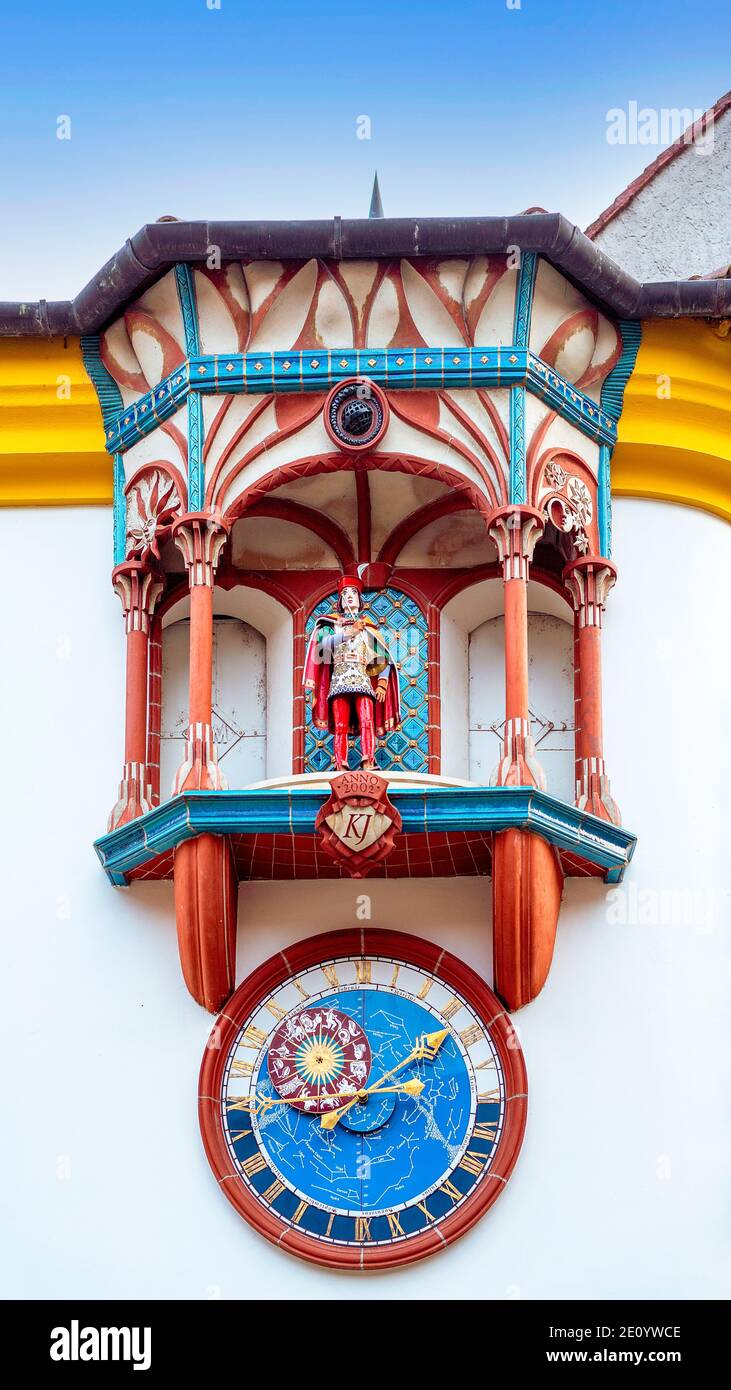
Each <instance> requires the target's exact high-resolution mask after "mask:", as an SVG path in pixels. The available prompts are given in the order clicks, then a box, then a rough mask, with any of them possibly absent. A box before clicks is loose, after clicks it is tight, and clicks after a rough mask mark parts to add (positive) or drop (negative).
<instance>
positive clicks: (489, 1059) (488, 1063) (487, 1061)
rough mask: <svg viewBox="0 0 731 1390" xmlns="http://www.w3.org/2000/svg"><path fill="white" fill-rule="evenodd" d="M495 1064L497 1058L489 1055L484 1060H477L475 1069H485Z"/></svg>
mask: <svg viewBox="0 0 731 1390" xmlns="http://www.w3.org/2000/svg"><path fill="white" fill-rule="evenodd" d="M494 1066H495V1058H494V1057H487V1058H486V1059H485V1061H484V1062H475V1063H474V1068H475V1071H484V1070H485V1068H486V1067H494Z"/></svg>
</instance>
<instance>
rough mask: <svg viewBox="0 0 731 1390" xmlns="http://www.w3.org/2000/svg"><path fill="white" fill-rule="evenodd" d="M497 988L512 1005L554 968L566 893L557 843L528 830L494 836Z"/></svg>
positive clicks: (525, 1000)
mask: <svg viewBox="0 0 731 1390" xmlns="http://www.w3.org/2000/svg"><path fill="white" fill-rule="evenodd" d="M492 885H493V886H492V903H493V906H492V921H493V946H492V954H493V966H494V984H495V991H496V993H497V994H498V995H499V997H500V998H501V999H502V1001H503V1003H504V1004H505V1005H506V1007H507V1008H508V1009H521V1008H523V1006H524V1004H529V1003H530V1001H531V999H535V997H536V995H537V994H539V993H540V991H541V990H542V988H543V986H544V984H545V983H546V979H547V978H548V972H549V970H550V968H551V961H552V959H553V947H554V943H555V940H556V927H557V924H558V914H559V909H560V907H561V894H562V892H563V870H562V869H561V864H560V862H559V857H558V853H557V851H556V849H555V848H554V846H553V845H549V843H548V841H547V840H543V839H542V838H541V836H540V835H534V834H533V833H532V832H531V831H528V830H502V831H500V832H499V833H498V834H497V835H496V836H495V843H494V849H493V865H492Z"/></svg>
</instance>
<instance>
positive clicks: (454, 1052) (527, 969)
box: [82, 213, 703, 1270]
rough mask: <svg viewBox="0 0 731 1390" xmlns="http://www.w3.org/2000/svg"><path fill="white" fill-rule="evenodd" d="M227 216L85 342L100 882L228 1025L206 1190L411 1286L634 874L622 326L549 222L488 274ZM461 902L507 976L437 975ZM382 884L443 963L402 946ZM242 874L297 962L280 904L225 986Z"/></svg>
mask: <svg viewBox="0 0 731 1390" xmlns="http://www.w3.org/2000/svg"><path fill="white" fill-rule="evenodd" d="M216 225H217V226H218V232H217V235H218V234H219V233H220V234H221V236H222V237H223V239H224V240H225V242H226V246H225V247H224V248H223V249H222V248H219V249H221V253H222V260H221V263H220V264H219V265H218V266H215V267H214V266H212V265H211V263H210V258H209V253H210V250H211V248H210V247H209V246H208V236H209V230H208V225H207V224H205V225H204V224H191V225H189V226H185V225H184V224H173V225H172V226H170V227H168V226H166V225H164V226H163V227H161V228H160V227H157V228H147V229H146V230H145V235H144V240H143V241H142V242H140V244H139V246H137V243H134V245H133V246H132V251H133V252H134V255H133V254H132V252H125V257H126V259H124V265H125V266H127V267H128V268H129V267H132V268H133V269H134V276H133V281H134V283H133V282H132V280H130V281H129V283H128V286H127V290H122V289H119V287H117V288H118V289H119V293H118V295H117V303H116V308H115V307H114V306H113V305H112V304H111V300H110V298H109V295H110V294H111V291H109V293H108V292H107V291H108V286H106V282H105V289H104V299H103V303H102V304H101V305H100V308H99V314H98V318H97V321H96V322H95V324H94V325H93V326H92V329H91V330H90V331H89V333H88V335H87V336H85V337H84V338H83V339H82V349H83V354H84V362H85V364H86V368H87V371H88V374H89V377H90V379H91V380H92V381H93V383H94V385H95V387H96V389H97V393H98V396H99V402H100V408H101V410H102V413H103V416H104V425H105V438H106V445H107V449H108V451H109V453H110V455H111V456H112V459H113V480H114V512H113V515H114V533H113V550H114V566H113V569H112V582H113V585H114V588H115V591H116V593H117V594H118V596H119V598H120V600H121V604H122V615H123V620H124V635H125V643H126V654H127V655H126V677H125V683H124V701H125V709H124V721H123V727H124V743H123V749H124V752H123V759H122V766H121V778H120V781H119V790H118V793H117V795H116V799H114V800H113V801H112V804H111V810H110V814H109V820H108V824H107V829H106V833H103V834H101V835H100V837H99V838H98V839H97V841H96V850H97V854H98V856H99V859H100V862H101V864H102V866H103V868H104V871H105V872H106V874H107V875H108V877H109V880H110V882H111V883H112V884H114V885H115V886H127V885H133V884H134V883H135V882H137V881H142V882H149V881H157V880H160V881H167V882H168V883H170V885H171V893H170V902H171V908H172V907H173V905H174V916H175V927H176V931H177V939H178V948H179V957H180V965H181V969H182V974H183V978H184V980H185V984H186V987H187V989H188V991H189V992H190V995H191V996H192V998H193V999H194V1000H195V1001H196V1003H197V1004H199V1005H200V1006H202V1007H203V1008H205V1009H207V1010H208V1011H209V1012H210V1013H211V1014H212V1015H214V1016H215V1015H218V1022H217V1024H216V1026H215V1028H214V1031H213V1034H212V1037H211V1041H210V1044H209V1046H208V1047H207V1049H206V1052H205V1057H204V1061H203V1066H202V1071H201V1077H200V1086H199V1102H198V1104H199V1110H200V1123H201V1130H202V1135H203V1142H204V1145H205V1149H206V1153H207V1156H208V1160H209V1162H210V1165H211V1168H212V1169H213V1173H214V1174H215V1178H216V1179H217V1181H218V1184H219V1186H220V1189H221V1192H222V1193H223V1195H224V1196H225V1197H226V1198H227V1199H228V1201H229V1202H230V1203H231V1204H232V1206H233V1207H234V1208H235V1209H236V1211H237V1212H238V1213H239V1215H241V1216H242V1217H243V1218H244V1219H245V1220H246V1221H247V1222H248V1223H249V1225H251V1226H252V1227H253V1228H254V1229H255V1230H256V1231H257V1232H259V1233H260V1234H261V1235H263V1236H264V1237H266V1238H267V1239H268V1240H270V1241H272V1242H273V1243H274V1244H276V1245H277V1247H278V1248H279V1249H280V1250H281V1251H283V1252H289V1253H291V1254H293V1255H298V1256H301V1257H303V1258H305V1259H309V1260H312V1261H315V1262H317V1263H319V1264H321V1265H326V1266H331V1267H332V1266H334V1267H338V1268H340V1269H350V1270H361V1269H372V1268H383V1267H388V1266H396V1265H399V1264H402V1263H406V1262H409V1261H412V1260H416V1259H418V1258H420V1257H422V1256H424V1255H428V1254H431V1253H433V1252H435V1251H440V1250H444V1249H445V1248H446V1247H447V1246H449V1245H450V1244H451V1243H452V1242H453V1241H454V1240H455V1239H456V1238H457V1237H459V1236H460V1235H461V1234H463V1233H464V1232H466V1231H467V1230H469V1228H470V1227H471V1226H472V1225H473V1224H474V1223H475V1222H476V1221H477V1220H478V1218H479V1217H480V1216H482V1215H483V1214H484V1213H485V1212H486V1211H487V1209H488V1208H489V1207H490V1206H491V1205H492V1203H493V1202H495V1201H496V1200H497V1198H498V1197H499V1196H500V1194H501V1193H502V1192H503V1191H504V1189H505V1186H506V1184H507V1182H508V1180H509V1178H510V1175H511V1172H512V1170H513V1167H514V1165H515V1163H516V1160H517V1158H518V1153H519V1150H520V1146H521V1143H522V1138H523V1132H524V1128H525V1121H526V1106H527V1085H526V1073H525V1067H524V1064H523V1058H522V1054H521V1050H520V1047H519V1045H518V1041H517V1038H516V1035H515V1032H514V1029H513V1026H512V1024H511V1022H510V1016H511V1014H512V1013H513V1012H514V1011H516V1010H518V1009H522V1008H524V1007H526V1006H528V1005H530V1003H531V1001H532V1000H534V999H535V998H536V996H537V995H538V994H539V993H540V991H541V990H542V989H543V988H544V987H545V985H546V983H547V981H548V978H549V973H550V969H551V961H552V958H553V951H554V943H555V940H556V932H557V928H558V921H559V914H560V910H561V902H562V898H563V896H564V885H565V882H566V879H567V878H580V879H582V880H586V879H587V878H588V879H590V880H594V881H595V882H599V881H600V880H602V879H603V880H604V881H605V882H606V883H608V884H619V883H620V882H621V880H622V877H623V875H624V873H625V870H626V868H627V866H628V864H629V863H630V860H631V858H632V854H633V852H634V847H635V836H634V835H633V833H632V832H631V831H630V830H629V829H627V828H626V827H625V826H623V824H622V821H621V815H620V812H619V808H618V805H617V802H616V800H615V798H614V793H613V789H612V785H611V782H610V776H609V769H608V767H607V763H606V761H605V752H604V731H603V717H602V679H603V678H602V642H603V638H602V629H603V622H604V613H605V609H606V607H607V603H608V601H609V596H610V593H611V592H612V590H613V588H614V585H615V581H616V578H617V571H616V567H615V564H614V562H613V560H612V510H611V459H612V451H613V449H614V446H615V443H616V440H617V437H618V434H617V431H618V421H619V415H620V412H621V404H622V397H623V392H624V387H625V385H626V382H627V380H628V378H629V376H630V373H631V372H632V370H633V367H634V362H635V358H636V355H637V352H638V349H639V342H640V332H639V326H638V324H637V323H635V322H634V321H624V320H620V319H618V318H617V317H616V315H615V314H614V313H613V312H612V311H611V309H610V308H609V305H608V303H604V302H602V304H601V305H599V304H598V303H596V302H595V299H594V292H595V289H596V283H597V281H596V278H595V275H594V272H592V277H591V279H590V283H589V284H588V285H587V286H585V290H586V292H584V289H582V275H583V274H584V272H585V269H586V262H585V256H584V252H577V257H578V258H577V260H576V261H575V262H574V261H572V263H571V266H570V273H567V274H564V273H563V271H562V268H561V265H560V264H558V262H555V263H554V261H552V260H551V257H550V255H548V254H547V253H546V250H545V248H546V247H557V246H558V245H559V244H561V245H563V243H564V238H565V227H564V225H563V223H562V222H561V220H560V219H558V221H557V220H556V219H554V218H553V217H550V216H549V215H548V214H540V213H536V214H535V215H533V214H531V215H526V216H525V217H521V218H517V219H514V220H513V221H511V220H510V219H508V221H507V222H503V221H500V223H499V225H498V222H497V220H496V221H495V223H491V224H490V225H491V231H490V236H489V238H488V241H489V242H490V246H491V249H490V247H488V246H487V244H486V245H485V246H483V245H482V244H481V243H480V241H479V238H478V242H475V237H476V236H478V230H479V229H478V226H477V224H475V223H474V222H472V221H471V220H470V221H468V222H466V223H459V222H452V221H450V222H449V223H442V222H435V223H428V222H427V223H423V222H420V223H418V224H416V223H405V222H401V221H400V220H399V221H398V222H394V223H389V222H387V221H385V220H380V221H379V222H378V223H377V224H375V223H374V224H373V225H371V224H370V223H367V224H364V223H361V222H353V223H349V222H347V220H346V221H343V220H341V219H340V218H337V219H336V220H335V223H334V224H333V226H332V236H331V235H330V234H329V233H327V229H326V228H325V227H324V224H320V223H316V224H307V223H302V224H296V225H290V224H281V226H278V225H277V224H271V225H270V226H268V227H267V228H266V229H265V231H264V232H262V231H261V229H260V228H258V226H257V227H255V226H254V224H251V225H249V224H238V223H237V224H235V226H232V227H231V228H228V230H227V229H226V226H224V224H216ZM480 225H481V224H480ZM486 225H487V224H485V226H486ZM501 238H502V239H504V243H503V241H502V240H501ZM131 245H132V244H131ZM135 247H137V249H135ZM153 247H157V248H158V250H157V251H156V252H155V255H156V256H157V260H155V258H154V257H152V250H151V248H153ZM417 247H418V248H419V249H418V250H417ZM518 250H519V252H520V254H519V255H517V256H516V255H515V253H516V251H518ZM138 252H139V255H138ZM567 255H569V253H568V252H567ZM571 255H573V252H572V253H571ZM181 256H182V257H183V259H181ZM151 257H152V259H150V258H151ZM569 259H571V256H569ZM559 260H560V257H559ZM155 266H157V269H155V268H154V267H155ZM564 269H565V268H564ZM138 271H139V273H140V275H141V280H139V281H138V279H137V278H136V277H137V273H138ZM143 272H144V273H143ZM120 273H121V272H120ZM124 273H125V275H127V273H128V272H127V271H125V272H124ZM129 273H130V275H131V274H132V270H130V271H129ZM596 273H597V274H598V273H599V271H597V272H596ZM602 273H607V272H606V267H604V270H603V271H602ZM613 274H614V272H612V275H613ZM610 280H611V285H609V284H608V286H607V288H608V291H611V292H610V293H609V294H608V297H609V300H611V299H612V294H613V287H614V280H612V276H611V275H610ZM120 283H121V282H120ZM125 283H127V282H126V281H125ZM702 284H703V282H699V285H700V286H701V288H702ZM128 291H129V292H128ZM115 293H116V291H115ZM697 293H700V289H698V287H695V286H694V289H693V294H694V296H695V295H696V294H697ZM620 298H622V296H620ZM622 302H623V303H624V299H622ZM694 302H695V299H694ZM110 316H111V317H110ZM120 715H121V701H120ZM121 728H122V720H121V718H120V735H121ZM120 742H121V737H120ZM367 876H370V879H369V881H374V882H378V883H379V890H378V894H379V901H378V904H377V909H378V910H377V911H376V912H375V913H374V916H373V917H372V918H369V919H368V920H369V922H370V921H373V926H372V927H371V926H369V927H368V928H367V929H363V930H361V929H360V928H354V927H353V926H352V923H353V921H354V920H358V919H359V917H358V909H357V906H356V904H357V901H358V896H359V895H358V894H357V891H356V889H355V881H358V880H362V879H364V878H366V877H367ZM475 878H482V879H484V880H487V879H488V878H489V879H490V880H491V893H490V895H489V903H490V906H489V908H488V895H487V894H485V895H482V896H480V898H479V906H478V905H477V904H478V895H477V894H475V895H474V897H470V901H471V902H472V903H473V905H474V906H473V907H470V909H469V914H467V915H466V916H464V918H463V920H465V922H467V921H469V922H470V923H471V925H472V926H473V927H474V929H475V931H476V932H478V933H481V932H484V933H485V935H486V936H487V934H489V937H490V940H491V942H492V970H491V972H489V974H488V979H489V986H488V984H487V983H486V981H485V980H484V979H481V978H479V977H478V976H477V975H476V974H475V973H474V972H473V971H472V970H471V969H469V968H468V967H467V966H466V965H464V964H462V963H461V962H460V961H459V960H457V959H456V957H455V956H453V955H451V954H450V953H449V951H448V949H447V948H448V947H449V946H450V945H451V944H453V943H452V936H451V932H452V927H451V922H450V917H451V915H452V914H451V912H450V913H447V914H445V919H442V918H440V920H439V921H437V922H435V921H434V919H433V918H430V916H429V912H428V911H427V912H424V913H422V912H421V908H422V906H427V905H428V904H429V895H430V891H431V882H430V881H431V880H438V881H441V882H442V883H443V884H444V883H445V882H447V881H449V882H451V883H452V884H453V893H454V898H453V899H452V898H451V896H450V907H451V905H452V902H454V904H455V906H456V904H457V902H458V899H459V897H460V895H464V897H463V901H466V895H467V894H468V893H469V887H468V885H467V884H466V883H465V882H464V881H465V880H470V879H472V880H474V879H475ZM396 879H399V880H401V879H410V880H412V883H411V892H412V894H413V897H412V898H410V899H409V905H410V907H411V912H412V917H413V919H414V920H416V921H418V920H421V919H422V918H423V919H424V926H423V930H424V931H425V932H429V931H433V932H434V933H435V935H437V936H438V940H437V941H436V942H434V943H428V942H426V941H421V940H419V939H418V938H416V937H414V936H412V935H411V934H408V935H400V934H394V933H393V932H391V931H388V930H385V929H384V928H382V927H379V915H378V914H379V913H382V914H383V916H382V917H381V918H380V920H381V921H388V922H393V921H394V920H398V918H397V917H396V913H397V911H398V910H399V908H398V904H397V900H396V897H395V896H394V894H395V893H396V892H397V891H398V890H397V889H396V886H395V884H394V882H393V881H394V880H396ZM348 880H352V881H353V889H354V891H353V895H352V902H353V905H354V906H353V915H350V914H349V915H346V916H345V918H341V917H340V916H339V915H338V914H339V913H340V912H341V910H343V908H342V905H343V904H344V903H345V902H346V901H347V898H346V895H344V894H342V893H341V894H340V895H338V896H335V895H334V894H332V893H331V884H332V885H333V886H335V887H336V886H337V885H338V881H339V883H340V886H341V888H342V886H343V881H346V882H347V881H348ZM305 881H307V882H308V885H309V889H310V890H311V892H310V894H308V893H307V892H306V891H303V887H302V885H303V884H304V882H305ZM252 883H261V884H264V883H266V884H267V885H268V889H267V891H269V890H271V896H270V897H269V899H268V904H269V908H271V907H272V904H274V903H276V904H281V905H285V906H286V912H285V913H284V914H283V917H286V920H288V921H292V920H294V921H296V922H297V923H298V927H297V930H296V932H295V934H296V935H300V936H302V937H303V938H307V937H309V939H305V940H302V941H300V942H299V944H297V945H294V946H290V945H288V944H286V943H284V942H283V941H282V940H281V938H278V937H277V935H276V931H275V929H273V927H272V923H273V922H274V921H276V920H277V912H276V910H273V911H272V912H271V917H270V918H267V921H266V928H265V929H266V930H267V931H268V932H269V938H268V944H267V946H266V948H265V953H266V955H267V956H269V957H270V959H268V960H267V961H266V963H265V964H263V965H261V966H259V968H258V969H257V970H256V971H255V972H254V973H253V974H252V975H250V976H249V977H248V978H247V979H246V980H244V982H243V983H239V977H238V975H237V970H236V944H237V934H238V930H239V923H240V916H241V918H242V919H243V916H244V915H245V914H246V913H248V912H250V911H251V912H252V913H253V914H254V920H253V921H249V920H248V919H247V922H246V926H247V928H248V927H249V926H251V927H252V928H253V931H254V933H257V934H258V935H257V939H261V935H260V927H261V923H260V922H259V921H257V920H256V919H257V913H258V912H259V911H260V908H259V907H258V906H257V903H256V901H255V896H256V895H254V894H248V893H247V892H246V890H245V891H244V892H243V893H242V894H241V903H240V902H239V885H240V884H244V885H248V884H252ZM404 901H406V899H405V897H404V896H403V895H402V894H401V893H400V892H399V896H398V903H403V902H404ZM435 901H436V899H435ZM313 902H316V903H317V907H318V913H319V915H320V918H321V920H319V921H317V920H316V921H315V922H314V923H313V922H311V921H310V919H309V915H308V914H309V908H308V906H307V904H312V903H313ZM240 907H241V913H240V911H239V908H240ZM293 907H294V914H293V912H292V908H293ZM300 909H301V916H300V917H298V910H300ZM345 910H346V911H347V909H345ZM483 911H484V918H483V916H482V913H483ZM473 914H474V915H473ZM455 915H456V914H455ZM488 915H489V920H488ZM348 922H350V924H351V925H350V926H349V925H348ZM336 927H341V928H343V930H341V931H333V929H334V928H336ZM480 939H484V938H480ZM273 952H277V953H276V954H272V953H273ZM493 991H494V992H493ZM193 1084H194V1083H193V1082H191V1088H192V1087H193ZM203 1200H204V1199H203ZM509 1200H510V1199H509Z"/></svg>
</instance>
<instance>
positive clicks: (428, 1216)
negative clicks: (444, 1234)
mask: <svg viewBox="0 0 731 1390" xmlns="http://www.w3.org/2000/svg"><path fill="white" fill-rule="evenodd" d="M416 1205H417V1207H418V1208H419V1211H423V1213H424V1215H425V1217H426V1219H427V1221H434V1220H435V1218H434V1217H433V1216H432V1214H431V1212H430V1210H429V1208H428V1206H427V1205H426V1202H417V1203H416Z"/></svg>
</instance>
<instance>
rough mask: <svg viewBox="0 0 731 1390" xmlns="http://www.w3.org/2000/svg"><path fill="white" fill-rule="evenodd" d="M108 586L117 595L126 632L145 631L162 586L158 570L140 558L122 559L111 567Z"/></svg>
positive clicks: (148, 627) (147, 630)
mask: <svg viewBox="0 0 731 1390" xmlns="http://www.w3.org/2000/svg"><path fill="white" fill-rule="evenodd" d="M112 586H113V588H114V592H115V593H116V594H117V595H118V596H119V598H120V600H121V603H122V611H123V613H124V626H125V631H126V632H145V633H147V632H149V630H150V619H151V617H152V615H153V613H154V611H155V605H156V603H157V601H158V599H159V597H160V595H161V593H162V591H163V589H164V588H165V580H164V578H163V576H162V574H160V572H159V571H158V570H156V569H154V568H153V567H152V566H151V565H148V564H146V563H145V561H144V560H123V561H122V564H121V565H116V566H115V568H114V569H113V570H112Z"/></svg>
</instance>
